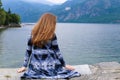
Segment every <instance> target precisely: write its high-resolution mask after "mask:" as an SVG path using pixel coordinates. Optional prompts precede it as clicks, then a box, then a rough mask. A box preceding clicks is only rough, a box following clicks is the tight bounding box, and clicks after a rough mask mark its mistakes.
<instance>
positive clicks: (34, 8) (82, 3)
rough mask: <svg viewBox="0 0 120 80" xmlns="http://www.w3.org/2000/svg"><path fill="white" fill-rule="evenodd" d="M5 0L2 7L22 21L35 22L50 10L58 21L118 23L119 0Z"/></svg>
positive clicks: (119, 15) (119, 20)
mask: <svg viewBox="0 0 120 80" xmlns="http://www.w3.org/2000/svg"><path fill="white" fill-rule="evenodd" d="M3 1H4V0H3ZM7 1H8V2H7V3H4V8H5V9H8V8H11V10H12V11H13V12H15V13H18V14H19V15H20V16H21V18H22V22H36V21H37V20H38V19H39V17H40V16H41V14H43V13H45V12H52V13H54V14H55V15H57V17H58V21H59V22H75V23H76V22H77V23H79V22H81V23H120V14H119V13H120V0H68V1H66V2H65V3H63V4H61V5H53V6H50V5H45V4H41V3H28V2H24V1H18V0H11V1H10V0H7ZM9 1H10V2H9Z"/></svg>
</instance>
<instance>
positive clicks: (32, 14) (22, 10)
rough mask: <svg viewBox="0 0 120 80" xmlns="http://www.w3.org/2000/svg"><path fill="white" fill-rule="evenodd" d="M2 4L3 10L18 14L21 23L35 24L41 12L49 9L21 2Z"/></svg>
mask: <svg viewBox="0 0 120 80" xmlns="http://www.w3.org/2000/svg"><path fill="white" fill-rule="evenodd" d="M2 2H3V7H4V9H5V10H8V9H9V8H10V9H11V11H12V12H14V13H17V14H19V15H20V16H21V21H22V22H36V21H37V20H38V19H39V17H40V15H41V14H43V12H45V11H48V10H49V9H51V7H50V5H45V4H41V3H32V2H25V1H22V0H3V1H2Z"/></svg>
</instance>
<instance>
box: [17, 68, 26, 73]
mask: <svg viewBox="0 0 120 80" xmlns="http://www.w3.org/2000/svg"><path fill="white" fill-rule="evenodd" d="M24 71H26V67H21V68H19V69H18V70H17V72H18V73H21V72H24Z"/></svg>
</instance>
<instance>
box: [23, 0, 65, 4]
mask: <svg viewBox="0 0 120 80" xmlns="http://www.w3.org/2000/svg"><path fill="white" fill-rule="evenodd" d="M23 1H27V2H40V3H47V2H50V3H53V4H61V3H64V2H65V1H67V0H23Z"/></svg>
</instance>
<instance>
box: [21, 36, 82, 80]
mask: <svg viewBox="0 0 120 80" xmlns="http://www.w3.org/2000/svg"><path fill="white" fill-rule="evenodd" d="M23 66H24V67H27V66H28V70H27V71H26V72H25V73H24V74H23V76H22V77H21V78H28V79H41V78H51V79H53V78H64V79H67V78H72V77H76V76H80V74H79V73H78V72H75V71H71V70H67V69H65V68H64V66H65V61H64V60H63V57H62V55H61V53H60V50H59V47H58V44H57V38H56V36H54V38H53V39H52V40H50V41H49V42H48V43H47V44H46V45H45V46H43V47H42V48H39V47H36V46H34V45H32V43H31V38H30V39H29V40H28V47H27V50H26V55H25V60H24V64H23Z"/></svg>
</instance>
